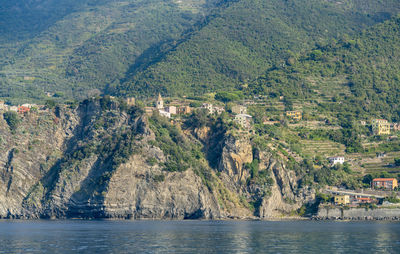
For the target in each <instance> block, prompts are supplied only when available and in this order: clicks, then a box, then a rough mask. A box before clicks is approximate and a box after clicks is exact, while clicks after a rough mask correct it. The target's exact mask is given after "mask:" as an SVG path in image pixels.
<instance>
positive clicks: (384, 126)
mask: <svg viewBox="0 0 400 254" xmlns="http://www.w3.org/2000/svg"><path fill="white" fill-rule="evenodd" d="M372 131H373V132H374V134H375V135H388V134H390V123H389V122H388V121H387V120H385V119H374V120H372Z"/></svg>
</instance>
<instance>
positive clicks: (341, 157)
mask: <svg viewBox="0 0 400 254" xmlns="http://www.w3.org/2000/svg"><path fill="white" fill-rule="evenodd" d="M110 98H111V99H116V98H115V97H112V96H110ZM257 99H258V100H259V98H255V100H247V101H245V100H243V101H242V102H240V103H230V104H229V107H228V106H227V104H226V103H220V102H215V101H213V102H214V103H215V104H214V103H212V102H210V101H203V102H201V101H200V102H198V101H195V102H196V103H194V102H193V100H190V99H186V98H166V99H164V98H163V97H162V96H161V94H158V96H157V97H156V98H155V99H151V100H149V101H148V102H147V103H145V104H143V103H142V104H141V106H142V108H143V109H144V112H145V114H146V115H148V116H151V115H153V114H155V113H157V114H159V115H160V116H162V117H165V118H167V119H170V120H171V123H179V122H180V121H181V119H182V117H183V116H188V115H190V114H191V113H193V112H194V111H197V110H203V111H204V112H206V113H207V114H208V115H214V116H218V115H221V114H223V113H225V114H228V116H229V119H231V121H232V122H233V123H235V124H236V126H237V127H238V128H240V129H241V131H244V132H252V129H253V127H254V116H252V115H251V114H250V113H249V112H248V106H249V105H250V106H252V105H254V104H256V102H255V101H257ZM124 100H125V102H126V104H127V105H128V106H135V105H137V104H138V103H137V101H136V99H135V98H134V97H129V98H126V99H124ZM48 110H49V109H48V106H46V105H37V104H28V103H25V104H22V105H17V106H13V105H7V104H6V103H5V102H4V101H0V112H1V111H2V112H7V111H8V112H15V113H16V114H18V115H20V116H21V117H24V116H26V115H27V114H34V113H40V112H42V111H43V112H45V111H48ZM302 120H303V112H302V111H301V110H290V111H284V110H283V111H282V113H281V114H280V116H279V119H277V118H276V117H275V119H273V117H272V118H271V117H266V116H264V117H262V123H261V124H262V125H264V126H276V127H279V126H281V125H282V123H283V121H285V122H286V124H287V123H289V126H290V125H291V126H295V127H298V126H299V125H301V124H302ZM360 123H361V124H362V125H368V124H367V122H366V121H360ZM304 124H305V126H308V125H307V124H308V123H307V122H304ZM322 128H323V127H322ZM370 128H371V130H372V132H373V135H379V136H380V135H386V136H388V135H390V134H391V133H393V132H397V131H400V124H399V123H389V121H387V120H385V119H372V120H371V122H370ZM272 140H274V141H277V140H276V139H272ZM271 147H272V146H271ZM272 148H273V147H272ZM273 149H274V148H273ZM279 149H280V151H281V153H282V155H283V156H286V157H288V158H289V156H290V155H292V156H293V157H296V156H297V160H299V157H300V156H299V155H296V153H295V152H294V151H291V150H290V148H289V147H287V148H285V147H281V146H280V145H279V147H278V150H279ZM385 156H386V153H379V154H377V157H378V158H384V157H385ZM314 157H315V156H314ZM325 159H326V161H327V162H329V165H330V167H332V168H337V167H343V166H344V165H347V166H349V165H350V164H349V163H354V158H352V156H348V155H346V154H345V153H343V152H341V153H339V154H331V156H326V157H325ZM354 165H355V164H354ZM354 165H353V166H354ZM333 170H334V169H333ZM398 190H399V186H398V180H397V179H396V178H393V177H387V178H385V177H384V178H382V177H379V178H374V179H371V184H370V186H368V187H366V188H364V189H360V190H349V189H345V188H326V189H324V190H322V193H324V194H326V195H327V196H328V197H329V198H328V199H326V200H325V203H324V204H323V205H324V206H333V207H359V206H366V205H373V206H398V204H397V203H396V202H397V201H398V200H399V198H398V195H399V192H398ZM391 201H393V203H392V202H391Z"/></svg>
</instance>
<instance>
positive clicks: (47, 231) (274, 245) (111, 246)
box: [0, 220, 400, 254]
mask: <svg viewBox="0 0 400 254" xmlns="http://www.w3.org/2000/svg"><path fill="white" fill-rule="evenodd" d="M0 253H62V254H64V253H95V254H105V253H400V223H396V222H392V223H389V222H317V221H283V222H265V221H79V220H76V221H75V220H65V221H62V220H61V221H0Z"/></svg>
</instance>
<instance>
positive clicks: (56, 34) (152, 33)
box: [0, 0, 214, 101]
mask: <svg viewBox="0 0 400 254" xmlns="http://www.w3.org/2000/svg"><path fill="white" fill-rule="evenodd" d="M213 2H214V0H202V1H191V0H187V1H179V2H177V1H174V0H168V1H162V0H151V1H149V0H146V1H144V0H128V1H108V0H101V1H98V0H97V1H95V0H87V1H61V2H60V1H50V0H49V1H33V2H32V1H23V2H18V3H15V1H6V3H5V5H4V12H3V13H2V15H1V16H0V22H1V23H0V31H1V33H2V39H1V40H0V84H1V88H2V89H1V92H0V97H3V98H6V99H11V100H12V99H15V98H19V99H25V100H26V101H28V99H30V100H32V99H35V100H43V99H45V97H46V95H45V94H46V93H47V92H50V93H51V94H56V97H57V98H61V99H69V98H82V97H85V96H87V95H88V94H89V95H90V94H97V93H100V92H102V90H103V89H104V87H105V86H106V85H107V83H109V82H111V81H113V80H115V79H120V78H123V77H124V74H125V72H127V71H128V70H129V69H130V67H131V65H132V66H133V65H135V64H138V63H137V62H140V61H142V60H141V59H143V58H144V57H145V56H146V55H149V54H150V53H151V52H153V51H154V49H155V48H156V49H158V48H159V45H161V44H165V43H173V42H174V41H176V40H178V39H179V38H180V37H181V35H182V33H184V32H185V31H187V30H190V29H191V28H192V26H193V25H194V24H195V23H197V22H198V21H199V20H200V19H201V18H202V17H203V16H204V15H206V14H207V10H208V9H209V8H211V7H212V6H213ZM2 7H3V6H2ZM0 8H1V7H0ZM16 31H17V32H16ZM14 101H15V100H14Z"/></svg>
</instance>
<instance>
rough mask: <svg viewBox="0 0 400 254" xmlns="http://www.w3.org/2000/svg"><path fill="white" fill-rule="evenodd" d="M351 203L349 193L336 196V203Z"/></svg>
mask: <svg viewBox="0 0 400 254" xmlns="http://www.w3.org/2000/svg"><path fill="white" fill-rule="evenodd" d="M348 204H350V196H349V195H336V196H335V205H348Z"/></svg>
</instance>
